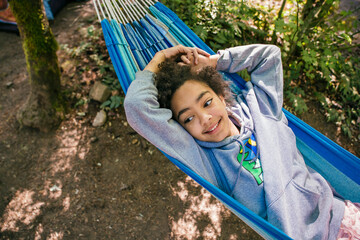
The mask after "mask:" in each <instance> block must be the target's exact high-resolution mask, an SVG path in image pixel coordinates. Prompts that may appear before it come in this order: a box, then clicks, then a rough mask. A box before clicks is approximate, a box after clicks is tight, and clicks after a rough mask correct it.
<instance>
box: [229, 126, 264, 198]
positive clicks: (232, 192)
mask: <svg viewBox="0 0 360 240" xmlns="http://www.w3.org/2000/svg"><path fill="white" fill-rule="evenodd" d="M244 128H247V129H248V130H249V131H250V132H251V135H254V138H255V141H257V137H256V133H255V131H253V130H252V129H251V128H249V127H246V126H244ZM251 135H250V138H251ZM239 138H240V136H239ZM239 138H236V139H235V140H236V141H237V142H238V143H239V144H240V145H241V149H242V153H241V161H240V168H239V171H238V174H237V176H236V180H235V183H234V186H233V188H232V191H231V194H230V196H231V197H234V191H235V186H236V184H237V182H238V181H239V179H240V174H241V171H242V165H243V161H244V159H245V145H244V143H243V139H240V140H239ZM256 148H257V150H256V156H255V157H253V158H252V159H251V160H250V161H249V163H253V162H254V161H256V159H258V158H259V152H260V151H259V145H258V144H256ZM241 149H240V150H241Z"/></svg>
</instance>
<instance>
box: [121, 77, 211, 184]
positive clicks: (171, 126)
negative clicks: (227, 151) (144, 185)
mask: <svg viewBox="0 0 360 240" xmlns="http://www.w3.org/2000/svg"><path fill="white" fill-rule="evenodd" d="M153 74H154V73H152V72H150V71H147V70H145V71H140V72H138V73H136V77H135V80H134V81H133V82H132V83H131V85H130V87H129V89H128V91H127V94H126V97H125V101H124V108H125V113H126V118H127V121H128V122H129V124H130V126H131V127H132V128H133V129H134V130H135V131H137V132H138V133H139V134H140V135H142V136H143V137H144V138H146V139H147V140H148V141H150V142H151V143H152V144H153V145H155V146H156V147H157V148H158V149H160V150H161V151H163V152H165V153H166V154H168V155H169V156H171V157H173V158H175V159H177V160H179V161H181V162H182V163H184V164H185V165H187V166H188V167H190V168H191V169H192V170H193V171H195V172H196V173H198V174H199V175H200V176H202V177H203V178H205V179H207V180H208V181H210V182H212V183H215V182H214V181H213V180H211V179H214V175H213V173H212V172H211V171H209V169H210V168H209V166H208V162H207V161H206V158H205V157H204V153H203V151H202V149H201V148H200V147H199V146H198V144H196V142H195V140H194V138H193V137H192V136H191V135H190V134H189V133H188V132H187V131H186V130H185V129H184V128H183V127H182V126H181V125H180V124H179V123H177V122H176V121H175V120H173V119H172V112H171V110H170V109H166V108H160V105H159V102H158V100H157V96H158V91H157V88H156V87H155V85H154V79H153Z"/></svg>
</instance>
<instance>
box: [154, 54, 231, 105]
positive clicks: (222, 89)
mask: <svg viewBox="0 0 360 240" xmlns="http://www.w3.org/2000/svg"><path fill="white" fill-rule="evenodd" d="M180 57H181V54H179V55H177V56H175V57H174V58H171V59H168V60H167V61H165V62H162V63H161V64H160V65H159V68H160V71H159V72H158V73H157V74H156V75H155V77H154V80H155V86H156V88H157V89H158V101H159V103H160V107H162V108H169V109H170V108H171V99H172V97H173V95H174V93H175V92H176V90H177V89H178V88H180V87H181V86H182V85H183V84H184V83H185V82H186V81H188V80H195V81H199V82H202V83H205V84H206V85H208V86H209V87H210V88H211V89H212V90H213V91H214V92H215V93H216V94H217V95H218V96H222V97H224V99H225V101H226V103H227V104H228V105H229V104H231V102H232V101H233V98H232V94H231V92H230V88H229V84H228V83H227V82H226V81H224V80H223V78H222V76H221V75H220V74H219V73H218V71H217V70H216V69H215V68H213V67H210V66H208V67H204V68H203V69H201V70H200V71H198V72H194V71H191V67H190V66H189V65H179V64H178V63H179V62H180V61H181V59H180Z"/></svg>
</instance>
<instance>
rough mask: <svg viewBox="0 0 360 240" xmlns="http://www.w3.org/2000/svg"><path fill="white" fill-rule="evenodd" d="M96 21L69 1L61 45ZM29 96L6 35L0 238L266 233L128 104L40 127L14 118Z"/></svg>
mask: <svg viewBox="0 0 360 240" xmlns="http://www.w3.org/2000/svg"><path fill="white" fill-rule="evenodd" d="M94 18H95V11H94V9H93V6H92V3H91V2H90V1H89V2H73V3H70V4H68V5H67V6H66V7H65V8H64V9H63V10H62V11H61V12H60V13H59V14H58V15H57V16H56V19H55V22H54V24H53V26H52V28H53V32H54V34H55V36H56V38H57V41H58V42H59V43H60V44H68V45H69V46H76V45H77V44H79V42H80V41H81V38H80V35H79V28H81V27H84V26H86V25H87V24H89V22H90V21H89V19H94ZM96 26H97V27H100V25H96ZM63 56H64V54H62V53H61V51H60V52H59V60H60V64H61V65H62V66H64V64H65V62H66V61H67V59H65V58H63ZM75 70H76V67H75ZM67 74H68V72H67V71H66V69H65V70H64V72H63V76H62V81H63V84H64V85H66V81H72V85H76V84H77V85H79V86H83V87H82V92H81V93H80V94H84V92H85V94H88V91H89V88H90V86H91V84H93V82H94V81H95V80H98V79H91V77H89V78H90V81H88V82H87V83H86V84H85V85H82V83H81V81H83V79H78V78H76V77H73V76H69V75H67ZM90 76H92V75H91V74H90ZM95 76H96V75H95ZM28 93H29V83H28V75H27V72H26V64H25V57H24V53H23V51H22V48H21V40H20V37H19V36H18V35H16V34H14V33H6V32H0V112H1V114H0V239H261V237H259V236H258V235H257V234H256V233H255V232H254V231H253V230H252V229H251V228H249V227H248V226H247V225H246V224H244V223H243V222H242V221H241V220H239V219H238V218H237V217H235V215H233V214H232V213H231V212H230V211H229V210H227V209H226V208H225V207H224V206H223V205H222V204H221V203H219V202H218V201H217V200H216V199H215V198H214V197H212V196H211V195H210V194H209V193H208V192H207V191H205V190H204V189H203V188H202V187H200V186H198V185H197V184H196V183H195V182H194V181H193V180H191V179H190V178H189V177H187V176H186V175H185V174H183V173H182V172H181V171H180V170H178V169H177V168H176V167H175V166H174V165H173V164H172V163H170V161H169V160H168V159H167V158H165V157H164V156H163V155H162V154H161V153H160V152H159V151H158V150H157V149H155V148H154V147H153V146H152V145H151V144H149V143H148V142H147V141H145V140H144V139H142V138H141V137H140V136H139V135H137V134H136V132H134V130H132V129H131V127H130V126H129V125H128V124H127V122H126V119H125V116H124V111H123V108H122V106H121V107H120V108H119V109H118V111H115V112H112V114H110V116H108V121H107V123H106V124H105V125H104V126H103V127H99V128H95V127H93V126H92V124H91V123H92V120H93V119H94V117H95V115H96V113H97V112H98V110H99V104H98V103H96V102H90V103H89V104H87V108H86V109H85V110H84V111H85V113H86V114H85V116H82V115H79V114H78V112H77V111H76V110H74V109H73V110H71V111H70V112H69V113H68V114H67V115H66V118H65V120H64V121H63V122H62V123H61V125H60V126H59V128H58V129H57V130H55V131H53V132H49V133H42V132H38V131H36V130H32V129H27V128H21V127H20V126H19V125H18V124H17V122H16V119H15V114H16V111H17V110H18V109H19V108H20V106H21V105H22V104H23V103H24V102H25V100H26V97H27V95H28ZM303 117H304V119H305V120H306V122H308V123H309V124H310V125H312V126H314V127H315V128H317V129H318V130H320V131H321V132H323V133H325V134H326V135H327V136H329V137H330V138H331V139H333V140H335V141H336V142H337V143H339V144H340V145H342V146H344V147H345V148H346V149H348V150H350V151H352V152H353V153H355V154H356V155H357V156H359V145H358V142H351V141H350V140H348V139H346V138H345V137H343V136H341V135H340V134H339V133H338V132H337V131H336V127H335V126H334V125H331V124H327V123H326V122H325V120H324V117H323V116H322V114H321V113H318V111H317V110H316V106H314V107H313V108H312V110H311V112H310V113H308V114H307V115H305V116H303ZM356 151H357V152H356Z"/></svg>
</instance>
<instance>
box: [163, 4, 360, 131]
mask: <svg viewBox="0 0 360 240" xmlns="http://www.w3.org/2000/svg"><path fill="white" fill-rule="evenodd" d="M162 2H163V3H164V4H165V5H167V6H168V7H169V8H170V9H172V10H174V11H175V13H176V14H177V15H178V16H179V17H180V19H182V20H183V21H184V22H185V23H186V24H187V25H188V26H189V27H190V28H191V29H193V31H194V32H195V33H196V34H197V35H198V36H199V37H200V38H201V39H202V40H203V41H205V43H206V44H207V45H209V46H210V47H211V48H212V49H213V50H214V51H217V50H218V49H221V48H226V47H232V46H237V45H245V44H251V43H272V44H276V45H277V46H279V47H280V48H281V50H282V56H283V67H284V82H285V84H284V97H285V99H286V102H287V103H289V104H290V106H287V108H290V110H292V111H294V112H295V113H298V114H301V113H303V112H306V111H307V109H308V106H307V104H306V103H307V101H317V102H319V103H321V106H322V107H323V110H324V112H325V116H326V117H327V120H328V121H331V122H334V123H336V124H337V125H338V126H341V129H342V131H343V132H344V133H345V135H347V136H349V137H351V136H352V132H354V131H359V124H358V123H357V121H358V118H359V116H360V110H359V109H360V108H359V107H358V106H360V96H359V88H360V70H359V69H360V67H359V66H360V59H359V56H358V55H359V54H353V51H354V50H356V49H357V51H359V47H360V46H359V44H355V43H354V41H353V40H354V38H355V37H358V36H359V33H358V32H356V30H355V29H357V28H358V27H359V26H358V25H359V22H358V21H357V20H356V19H355V18H354V17H352V15H351V12H350V11H348V12H346V11H339V8H338V5H339V0H335V1H326V0H317V1H315V0H307V1H302V0H287V1H286V0H283V2H282V3H283V6H284V7H283V8H281V7H277V8H276V5H271V4H270V3H268V2H263V1H260V2H259V4H258V5H256V3H254V1H242V0H212V1H208V0H163V1H162ZM255 2H256V1H255ZM240 75H241V76H245V78H246V79H247V78H248V75H246V74H245V73H241V74H240ZM305 93H306V94H305Z"/></svg>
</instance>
